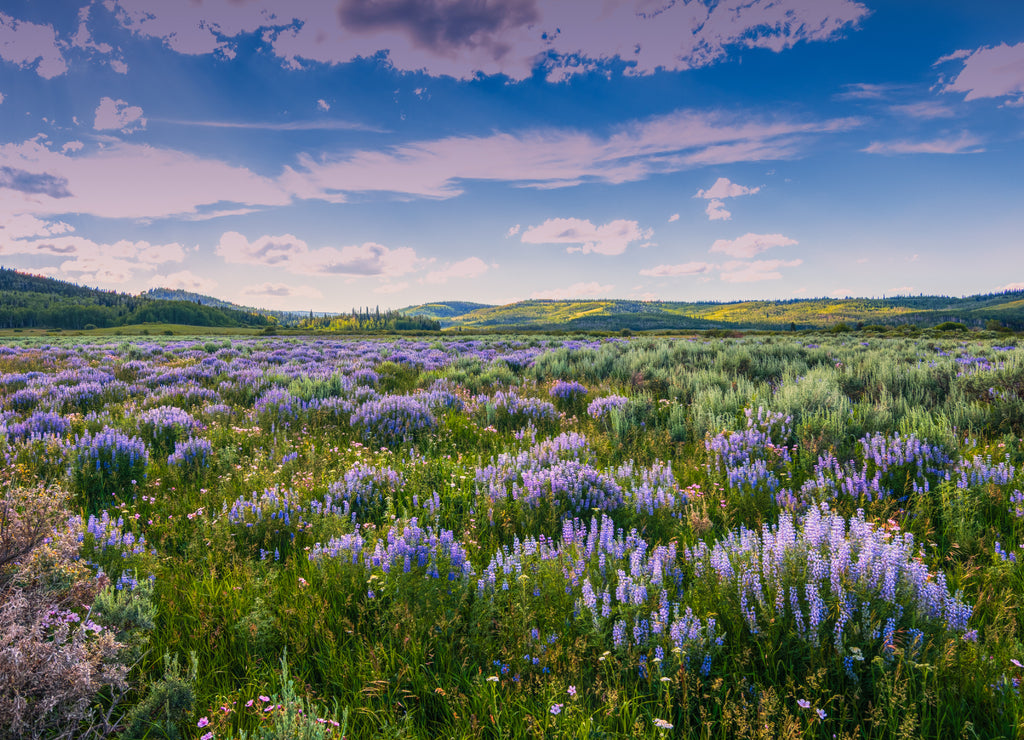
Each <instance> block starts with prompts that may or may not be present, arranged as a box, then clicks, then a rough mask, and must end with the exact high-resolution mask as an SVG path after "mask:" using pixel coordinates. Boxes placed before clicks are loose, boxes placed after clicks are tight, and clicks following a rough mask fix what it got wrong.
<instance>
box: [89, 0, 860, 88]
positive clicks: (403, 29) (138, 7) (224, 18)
mask: <svg viewBox="0 0 1024 740" xmlns="http://www.w3.org/2000/svg"><path fill="white" fill-rule="evenodd" d="M107 5H108V7H110V8H112V9H113V10H114V12H115V14H116V17H117V19H118V22H119V23H120V24H121V25H122V26H123V27H125V28H127V29H129V30H131V31H133V32H134V33H136V34H139V35H141V36H146V37H151V38H159V39H161V40H163V41H164V43H165V44H167V45H168V46H169V47H170V48H171V49H174V50H175V51H177V52H179V53H182V54H211V53H216V54H219V55H222V56H226V57H230V56H232V55H233V54H234V53H235V43H236V39H237V38H238V37H240V36H242V35H247V34H255V33H260V32H262V33H261V35H262V36H263V38H264V40H265V42H266V43H267V44H268V45H269V47H270V48H271V49H272V51H273V53H274V54H275V55H276V56H278V57H279V58H281V59H282V61H283V63H284V64H285V66H287V67H290V68H299V67H301V66H302V65H303V64H304V63H306V62H311V61H314V62H324V63H331V64H336V63H344V62H348V61H351V60H353V59H355V58H357V57H366V58H370V57H374V56H375V55H377V54H378V53H379V52H381V51H382V50H387V52H386V59H387V62H388V63H390V64H392V65H394V67H395V68H397V69H399V70H415V71H419V70H423V71H424V72H426V73H427V74H430V75H450V76H452V77H456V78H459V79H468V78H472V77H474V76H475V75H476V74H477V73H483V74H485V75H491V74H505V75H508V76H509V77H511V78H512V79H513V80H523V79H526V78H528V77H529V76H530V75H531V74H532V73H533V71H534V70H535V69H536V68H537V67H538V66H539V65H540V66H543V67H544V68H545V69H546V72H547V74H548V78H549V79H550V80H553V81H558V80H563V79H566V78H568V77H571V76H573V75H575V74H585V73H588V72H590V71H592V70H594V69H600V68H603V67H604V66H605V65H607V63H609V62H611V61H612V60H615V59H620V60H622V61H623V62H625V63H626V64H627V65H629V67H628V70H627V73H628V74H633V75H646V74H652V73H654V72H656V71H657V70H659V69H664V70H669V71H674V70H684V69H691V68H695V67H702V66H706V65H709V64H713V63H715V62H718V61H721V60H723V59H725V58H727V57H728V56H729V55H730V53H732V52H734V51H741V50H743V49H746V48H755V47H756V48H764V49H770V50H772V51H775V52H780V51H782V50H784V49H788V48H790V47H792V46H794V45H795V44H798V43H800V42H809V41H827V40H830V39H834V38H836V37H837V36H839V35H840V34H842V33H843V32H844V31H846V30H847V29H850V28H854V27H855V26H856V24H857V23H858V22H859V21H860V20H861V19H862V18H864V17H865V16H866V15H867V13H868V10H867V8H866V7H865V6H864V5H862V4H860V3H857V2H853V1H852V0H817V1H816V2H814V3H808V2H800V0H723V1H722V2H719V3H715V4H708V5H710V7H708V5H705V4H704V3H693V2H687V3H672V2H649V1H648V0H638V1H637V2H629V3H627V2H618V3H604V4H602V5H601V6H600V7H599V8H595V9H593V12H587V13H585V14H581V13H580V10H579V6H578V4H576V3H575V2H571V1H569V0H475V1H474V2H447V1H445V0H417V2H414V3H410V2H405V1H403V0H376V1H375V2H365V1H364V0H342V1H341V2H332V3H324V2H316V1H315V0H252V1H251V2H245V3H239V2H219V3H212V2H206V3H188V4H181V3H177V4H167V3H165V2H162V0H109V1H108V3H107Z"/></svg>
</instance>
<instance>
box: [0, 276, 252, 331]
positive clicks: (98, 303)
mask: <svg viewBox="0 0 1024 740" xmlns="http://www.w3.org/2000/svg"><path fill="white" fill-rule="evenodd" d="M146 322H152V323H161V324H188V325H191V326H221V327H242V326H266V325H267V324H268V323H270V320H269V319H268V318H267V317H266V316H261V315H259V314H255V313H250V312H246V311H242V310H237V309H232V308H225V307H217V306H205V305H202V304H200V303H195V302H191V301H181V300H161V299H155V298H151V297H148V296H145V295H141V296H138V295H130V294H128V293H117V292H114V291H108V290H97V289H95V288H87V287H84V286H81V285H75V284H74V283H68V282H64V281H62V280H54V279H53V278H47V277H41V276H39V275H28V274H26V273H23V272H17V271H16V270H8V269H5V268H2V267H0V328H2V329H18V328H45V329H85V328H86V327H89V328H93V327H97V328H99V327H111V326H124V325H126V324H142V323H146Z"/></svg>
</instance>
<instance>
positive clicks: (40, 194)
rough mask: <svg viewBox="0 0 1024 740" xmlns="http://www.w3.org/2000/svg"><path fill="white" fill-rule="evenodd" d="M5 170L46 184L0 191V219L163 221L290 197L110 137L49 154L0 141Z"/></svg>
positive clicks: (241, 173) (215, 166)
mask: <svg viewBox="0 0 1024 740" xmlns="http://www.w3.org/2000/svg"><path fill="white" fill-rule="evenodd" d="M75 149H78V148H77V147H76V148H75ZM5 167H6V168H9V169H10V170H11V171H16V172H21V173H25V174H26V176H32V177H34V178H35V182H38V183H41V184H45V183H50V184H51V185H52V187H48V188H42V185H40V187H39V188H36V189H35V190H34V191H25V190H23V192H22V193H14V194H10V193H8V192H4V193H3V197H2V198H0V220H3V218H5V217H7V216H9V215H14V214H17V213H30V214H34V215H36V216H40V217H43V216H48V215H59V214H65V213H76V214H88V215H92V216H99V217H101V218H164V217H167V216H174V215H182V214H197V213H199V212H200V211H201V209H202V208H204V207H208V206H212V205H216V204H242V205H246V206H274V205H287V204H288V203H290V202H291V200H292V195H291V194H290V193H289V192H287V191H286V190H285V189H284V188H283V186H282V185H281V184H279V183H278V182H275V181H274V180H271V179H268V178H266V177H262V176H260V175H257V174H255V173H253V172H252V171H251V170H248V169H246V168H244V167H236V166H233V165H229V164H226V163H225V162H221V161H218V160H215V159H204V158H202V157H199V156H196V155H192V154H187V153H185V152H180V151H176V150H173V149H161V148H157V147H152V146H147V145H142V144H129V143H125V142H121V141H117V140H110V139H107V140H102V141H100V142H99V144H98V145H94V146H91V147H90V148H89V150H88V151H85V150H84V149H83V150H78V151H76V150H69V151H68V152H61V151H54V150H52V149H50V147H49V143H48V141H47V140H46V139H45V138H41V137H36V138H33V139H29V140H27V141H24V142H22V143H20V144H19V143H10V144H0V171H2V170H3V168H5ZM22 181H26V180H25V178H22ZM44 181H45V182H44ZM0 187H2V183H0ZM15 189H16V190H17V189H18V188H15Z"/></svg>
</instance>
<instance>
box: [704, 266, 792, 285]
mask: <svg viewBox="0 0 1024 740" xmlns="http://www.w3.org/2000/svg"><path fill="white" fill-rule="evenodd" d="M802 264H803V260H789V261H785V260H754V261H752V262H741V261H739V260H732V261H729V262H726V263H725V264H723V265H722V275H721V277H722V280H724V281H725V282H727V283H757V282H761V281H762V280H780V279H781V278H782V273H781V272H779V269H780V268H782V267H798V266H799V265H802Z"/></svg>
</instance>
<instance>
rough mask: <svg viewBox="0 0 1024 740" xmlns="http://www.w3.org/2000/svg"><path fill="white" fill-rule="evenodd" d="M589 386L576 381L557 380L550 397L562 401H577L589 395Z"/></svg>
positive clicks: (549, 392) (550, 391)
mask: <svg viewBox="0 0 1024 740" xmlns="http://www.w3.org/2000/svg"><path fill="white" fill-rule="evenodd" d="M588 392H589V391H588V390H587V386H585V385H583V384H582V383H580V382H577V381H575V380H556V381H555V382H554V383H553V384H552V385H551V390H549V391H548V395H549V396H551V397H552V398H559V399H562V400H577V399H581V398H583V397H584V396H586V395H587V393H588Z"/></svg>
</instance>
